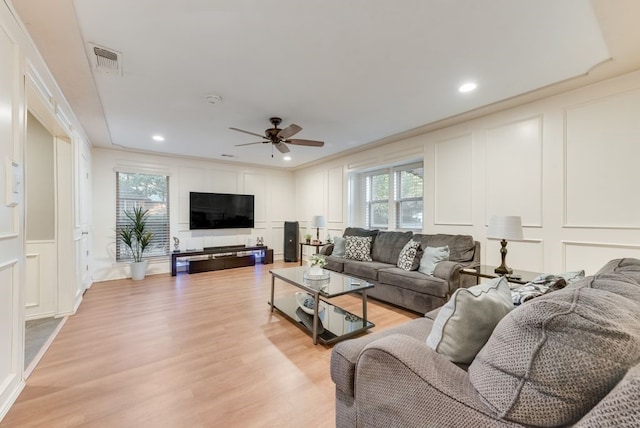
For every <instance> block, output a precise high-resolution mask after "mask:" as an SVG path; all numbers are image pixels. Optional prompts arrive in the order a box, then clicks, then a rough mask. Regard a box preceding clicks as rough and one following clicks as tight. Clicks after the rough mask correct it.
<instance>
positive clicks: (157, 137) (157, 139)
mask: <svg viewBox="0 0 640 428" xmlns="http://www.w3.org/2000/svg"><path fill="white" fill-rule="evenodd" d="M151 138H153V141H164V137H163V136H162V135H154V136H153V137H151Z"/></svg>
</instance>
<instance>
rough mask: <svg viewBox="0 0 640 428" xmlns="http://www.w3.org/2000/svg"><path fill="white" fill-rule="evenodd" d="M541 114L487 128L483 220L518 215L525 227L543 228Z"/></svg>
mask: <svg viewBox="0 0 640 428" xmlns="http://www.w3.org/2000/svg"><path fill="white" fill-rule="evenodd" d="M542 127H543V115H542V114H536V115H532V116H529V117H525V118H519V119H517V120H513V121H508V122H505V123H503V124H501V125H499V126H494V127H490V128H486V141H485V201H486V203H485V219H487V218H489V217H490V216H491V215H493V214H501V215H520V216H521V217H522V222H523V224H524V225H527V226H537V227H542V212H543V210H542V189H543V186H544V184H543V181H542V179H543V174H542V171H543V169H542V146H543V141H542V135H543V129H542Z"/></svg>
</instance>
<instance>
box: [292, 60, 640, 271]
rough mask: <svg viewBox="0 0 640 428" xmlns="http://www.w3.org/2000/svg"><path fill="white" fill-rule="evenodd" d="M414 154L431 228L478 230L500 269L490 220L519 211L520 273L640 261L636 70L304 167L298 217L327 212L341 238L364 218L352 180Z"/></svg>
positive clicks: (512, 250) (515, 253)
mask: <svg viewBox="0 0 640 428" xmlns="http://www.w3.org/2000/svg"><path fill="white" fill-rule="evenodd" d="M416 154H419V155H420V156H423V157H424V168H425V193H424V201H425V222H424V232H427V233H461V234H470V235H473V236H474V238H475V239H476V240H478V241H480V242H481V243H482V261H483V262H484V263H486V264H493V265H498V264H500V255H499V242H497V241H493V240H487V239H486V238H485V226H486V224H487V221H488V219H489V217H490V216H491V215H492V214H504V215H509V214H510V215H520V216H522V221H523V224H524V229H525V230H524V235H525V241H524V242H511V243H509V247H508V248H509V254H508V257H507V264H508V265H509V266H511V267H513V268H516V269H523V270H531V271H539V272H561V271H567V270H575V269H585V270H586V271H587V274H592V273H595V271H596V270H597V269H599V268H600V267H601V266H602V265H603V264H604V263H605V262H607V261H608V260H610V259H612V258H618V257H638V258H640V198H638V197H637V195H638V192H639V185H640V168H638V159H640V72H635V73H632V74H629V75H626V76H622V77H619V78H616V79H611V80H608V81H605V82H602V83H599V84H596V85H592V86H589V87H585V88H581V89H579V90H575V91H572V92H568V93H565V94H561V95H557V96H554V97H550V98H547V99H544V100H540V101H537V102H535V103H531V104H527V105H524V106H520V107H517V108H512V109H509V110H506V111H503V112H500V113H496V114H492V115H489V116H486V117H483V118H479V119H475V120H472V121H467V122H464V123H461V124H458V125H455V126H451V127H448V128H445V129H440V130H438V131H434V132H430V133H426V134H423V135H420V136H417V137H413V138H410V139H406V140H402V141H398V142H395V143H391V144H388V145H385V146H381V147H376V148H372V149H369V150H364V151H362V152H359V153H357V154H353V155H349V156H346V157H344V158H341V159H337V160H332V161H329V162H325V163H323V164H320V165H317V166H314V167H312V168H307V169H305V170H301V171H298V172H296V176H295V177H296V178H295V179H296V201H297V206H298V217H299V218H301V219H310V218H311V215H312V214H324V215H327V216H328V218H329V222H328V223H329V224H328V229H329V231H330V232H331V234H332V235H334V234H336V233H340V232H341V231H342V229H343V228H344V227H345V226H347V225H348V224H347V223H348V221H349V215H348V214H349V212H357V210H356V209H355V208H353V207H348V206H347V201H346V193H347V191H348V183H347V177H348V174H349V173H350V172H353V171H359V170H363V169H371V168H375V167H376V166H383V165H388V164H391V163H397V162H398V161H402V160H407V161H408V160H411V159H415V156H416ZM313 184H316V185H318V184H320V186H321V191H320V192H318V193H316V192H314V193H311V192H309V191H308V189H310V188H311V186H312V185H313ZM353 225H362V224H361V223H360V224H358V221H355V222H354V224H353ZM301 226H302V225H301ZM323 233H326V232H323Z"/></svg>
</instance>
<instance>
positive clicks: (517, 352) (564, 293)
mask: <svg viewBox="0 0 640 428" xmlns="http://www.w3.org/2000/svg"><path fill="white" fill-rule="evenodd" d="M623 279H624V280H623ZM636 288H638V283H637V282H635V281H632V280H630V279H629V278H625V277H624V276H623V275H618V279H616V278H614V277H613V274H609V275H607V277H606V278H605V275H603V276H596V277H589V278H585V279H584V280H581V281H578V282H576V283H574V284H572V285H571V286H569V287H567V288H565V289H563V290H559V291H556V292H553V293H551V294H548V295H544V296H541V297H538V298H536V299H534V300H532V301H531V302H528V303H527V304H525V305H522V306H520V307H518V308H516V309H515V310H513V311H511V312H510V313H509V315H507V316H506V317H504V318H503V320H502V321H501V322H500V323H499V324H498V326H497V327H496V329H495V330H494V332H493V335H492V336H491V338H490V339H489V341H488V342H487V344H486V345H485V346H484V348H482V350H481V351H480V353H479V354H478V356H477V357H476V359H475V360H474V361H473V363H472V364H471V366H470V367H469V377H470V381H471V383H472V384H473V386H474V387H475V389H476V390H477V391H478V393H479V394H480V396H481V398H482V400H483V401H484V402H485V404H487V406H488V407H489V408H490V409H491V410H492V411H493V412H494V413H495V415H496V416H497V417H501V418H505V419H508V420H511V421H514V422H518V423H522V424H526V425H540V426H557V425H568V424H573V423H575V422H576V421H578V420H579V419H580V417H581V416H582V415H584V414H585V413H586V412H587V411H588V410H589V409H591V408H592V407H594V406H595V405H596V404H597V403H598V402H599V401H600V400H601V399H602V398H603V397H604V396H605V395H607V393H608V392H609V391H610V390H611V389H612V388H613V387H614V386H615V385H616V384H617V383H618V382H619V381H620V380H621V379H622V378H623V377H624V375H625V374H626V373H627V371H628V370H629V368H631V367H632V366H634V365H635V364H637V363H638V361H639V360H640V303H639V302H638V301H636V300H633V299H630V298H627V297H624V296H623V295H621V294H620V293H624V292H625V291H624V290H627V291H626V293H627V294H634V290H635V289H636ZM611 290H613V291H611Z"/></svg>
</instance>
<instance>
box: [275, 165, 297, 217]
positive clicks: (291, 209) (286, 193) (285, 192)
mask: <svg viewBox="0 0 640 428" xmlns="http://www.w3.org/2000/svg"><path fill="white" fill-rule="evenodd" d="M293 189H294V185H293V183H292V180H291V177H290V176H280V175H274V176H271V177H270V179H269V195H270V200H271V206H270V209H269V211H270V212H271V216H270V219H271V223H272V224H276V225H280V226H282V223H284V222H285V221H295V220H296V218H294V217H295V209H296V208H295V207H296V204H295V201H293V200H292V198H291V195H293Z"/></svg>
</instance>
